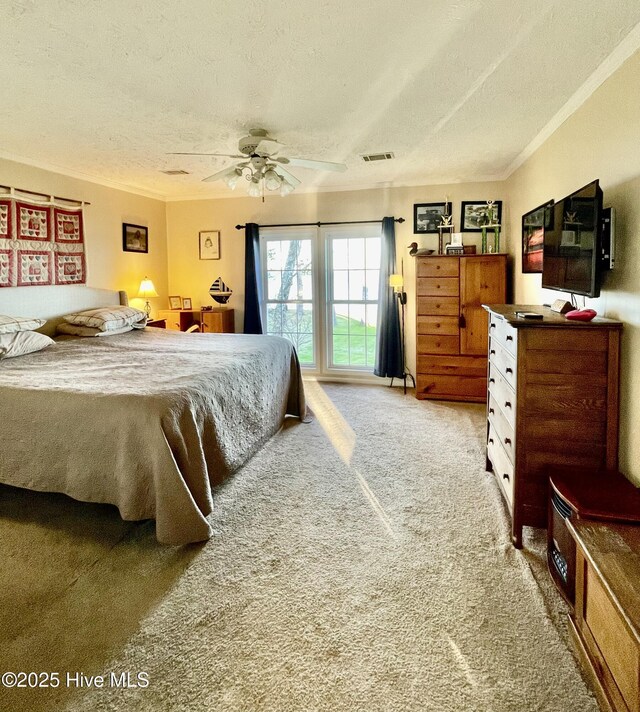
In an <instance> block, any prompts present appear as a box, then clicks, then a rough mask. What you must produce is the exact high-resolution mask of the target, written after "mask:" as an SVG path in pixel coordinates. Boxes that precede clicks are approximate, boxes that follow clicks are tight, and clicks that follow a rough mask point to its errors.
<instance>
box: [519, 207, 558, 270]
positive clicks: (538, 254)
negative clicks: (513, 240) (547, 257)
mask: <svg viewBox="0 0 640 712" xmlns="http://www.w3.org/2000/svg"><path fill="white" fill-rule="evenodd" d="M552 205H553V200H549V201H547V202H546V203H543V204H542V205H540V206H538V207H537V208H535V209H534V210H530V211H529V212H528V213H525V214H524V215H523V216H522V271H523V272H524V273H525V274H528V273H536V272H542V260H543V255H544V229H545V213H547V212H551V211H547V210H546V208H548V207H551V206H552ZM546 219H547V220H548V219H549V218H548V217H547V218H546Z"/></svg>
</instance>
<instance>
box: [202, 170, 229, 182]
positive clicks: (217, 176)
mask: <svg viewBox="0 0 640 712" xmlns="http://www.w3.org/2000/svg"><path fill="white" fill-rule="evenodd" d="M236 168H237V166H227V168H224V169H223V170H221V171H218V172H217V173H214V174H213V175H212V176H208V177H207V178H203V179H202V181H203V183H213V181H215V180H220V179H221V178H226V177H227V176H229V175H231V174H232V173H234V172H235V170H236Z"/></svg>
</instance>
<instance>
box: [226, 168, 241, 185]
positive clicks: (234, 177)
mask: <svg viewBox="0 0 640 712" xmlns="http://www.w3.org/2000/svg"><path fill="white" fill-rule="evenodd" d="M240 178H242V171H241V170H240V169H239V168H236V169H235V170H234V171H233V173H231V174H230V175H228V176H225V178H224V182H225V183H226V184H227V186H228V187H229V188H231V190H235V189H236V186H237V185H238V181H239V180H240Z"/></svg>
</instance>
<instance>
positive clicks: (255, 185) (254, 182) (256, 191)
mask: <svg viewBox="0 0 640 712" xmlns="http://www.w3.org/2000/svg"><path fill="white" fill-rule="evenodd" d="M247 193H248V194H249V195H250V196H251V197H252V198H259V197H260V195H261V193H262V191H261V190H260V179H259V178H256V177H255V176H254V177H253V178H252V179H251V180H250V181H249V187H248V188H247Z"/></svg>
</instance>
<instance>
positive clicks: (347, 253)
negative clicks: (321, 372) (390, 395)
mask: <svg viewBox="0 0 640 712" xmlns="http://www.w3.org/2000/svg"><path fill="white" fill-rule="evenodd" d="M354 227H355V228H359V229H357V230H354V229H353V228H354ZM366 227H368V226H366ZM350 228H351V229H349V230H340V231H339V232H336V231H330V232H329V231H328V232H327V234H326V253H327V282H328V289H327V294H328V300H327V302H328V303H327V306H328V315H329V319H330V324H329V328H328V330H327V332H328V336H329V339H328V345H329V349H328V357H329V358H328V365H329V368H348V369H352V370H355V369H358V370H361V369H364V370H367V371H372V370H373V365H374V360H375V350H376V323H377V319H378V279H379V275H380V230H379V228H378V229H377V234H376V231H375V230H374V231H371V229H370V228H369V229H368V230H362V229H361V228H360V226H350ZM372 232H373V234H372Z"/></svg>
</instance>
